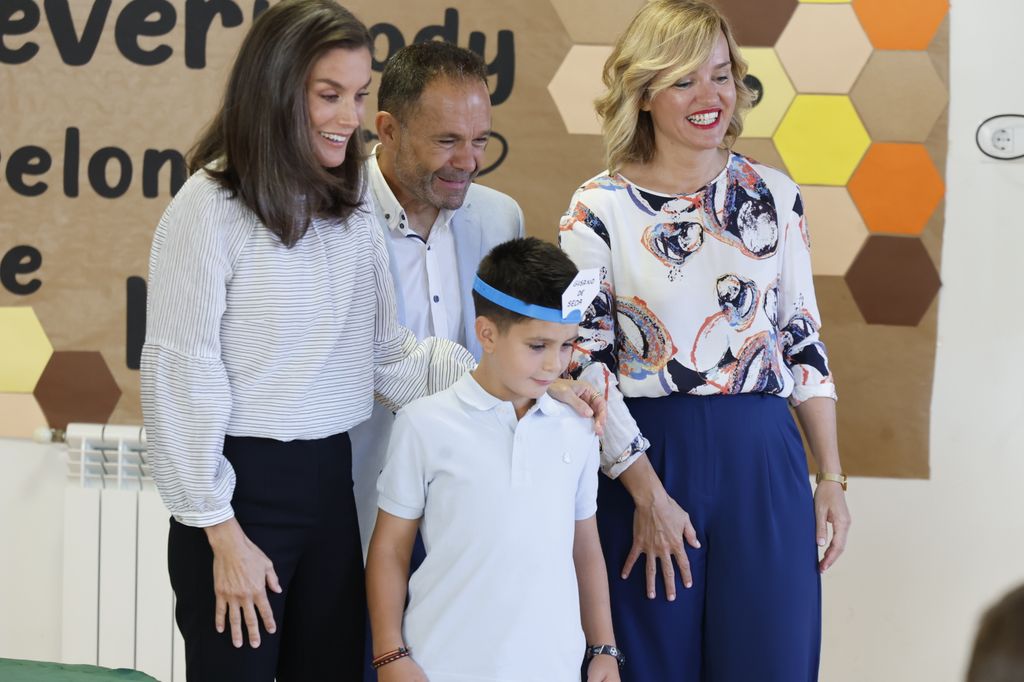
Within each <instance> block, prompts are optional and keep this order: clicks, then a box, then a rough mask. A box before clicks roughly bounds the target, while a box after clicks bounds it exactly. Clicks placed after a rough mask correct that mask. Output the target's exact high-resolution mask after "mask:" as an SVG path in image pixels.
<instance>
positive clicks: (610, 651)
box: [587, 644, 626, 668]
mask: <svg viewBox="0 0 1024 682" xmlns="http://www.w3.org/2000/svg"><path fill="white" fill-rule="evenodd" d="M601 655H605V656H611V657H612V658H614V659H615V660H616V662H617V663H618V664H619V667H620V668H621V667H622V666H624V665H625V664H626V655H625V654H623V653H622V649H620V648H619V647H617V646H615V645H614V644H595V645H594V646H588V647H587V660H588V661H589V660H590V659H592V658H593V657H594V656H601Z"/></svg>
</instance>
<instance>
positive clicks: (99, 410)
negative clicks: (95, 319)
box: [34, 351, 121, 429]
mask: <svg viewBox="0 0 1024 682" xmlns="http://www.w3.org/2000/svg"><path fill="white" fill-rule="evenodd" d="M34 395H35V397H36V400H37V401H38V402H39V407H41V408H42V410H43V414H45V415H46V420H47V421H48V422H49V423H50V427H51V428H55V429H63V428H66V427H67V425H68V422H87V423H98V424H104V423H106V421H107V419H109V418H110V413H111V412H113V411H114V407H115V406H116V405H117V401H118V399H119V398H120V397H121V389H120V388H118V386H117V382H116V381H114V377H113V375H111V373H110V368H109V367H107V363H106V361H104V359H103V356H102V355H100V354H99V353H98V352H96V351H57V352H56V353H54V354H53V355H52V356H51V357H50V362H49V363H47V365H46V369H44V370H43V374H42V376H41V377H39V383H37V384H36V390H35V392H34Z"/></svg>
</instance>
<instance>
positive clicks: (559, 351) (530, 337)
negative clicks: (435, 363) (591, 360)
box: [473, 317, 579, 409]
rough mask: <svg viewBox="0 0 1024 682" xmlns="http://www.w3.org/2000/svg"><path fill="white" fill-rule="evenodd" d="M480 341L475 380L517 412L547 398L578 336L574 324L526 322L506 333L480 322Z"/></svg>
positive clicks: (514, 324) (515, 324) (485, 320)
mask: <svg viewBox="0 0 1024 682" xmlns="http://www.w3.org/2000/svg"><path fill="white" fill-rule="evenodd" d="M476 329H477V337H478V338H479V340H480V345H481V348H482V349H483V351H484V355H483V358H482V359H481V360H480V365H479V367H477V369H476V371H475V372H474V374H473V376H474V377H475V378H476V380H477V381H478V382H479V383H480V385H481V386H483V387H484V389H486V390H487V392H488V393H490V394H491V395H493V396H495V397H496V398H500V399H501V400H507V401H509V402H511V403H512V404H514V405H515V406H516V408H517V409H520V408H524V407H528V406H529V405H530V404H532V402H533V401H534V400H536V399H537V398H539V397H541V396H542V395H544V393H546V392H547V390H548V388H549V387H550V386H551V384H552V382H554V380H555V379H557V378H559V377H560V376H561V375H562V372H564V371H565V368H566V367H567V366H568V364H569V358H570V357H571V356H572V348H573V346H572V344H573V342H575V341H576V339H577V337H578V335H579V327H578V326H577V325H575V324H562V323H560V322H545V321H544V320H534V319H523V320H521V321H518V322H512V323H511V324H509V325H508V326H507V327H505V328H504V329H499V328H498V326H497V325H496V324H495V323H494V322H493V321H492V320H490V319H489V318H486V317H478V318H477V325H476Z"/></svg>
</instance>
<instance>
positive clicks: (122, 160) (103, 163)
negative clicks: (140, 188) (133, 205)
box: [89, 147, 132, 199]
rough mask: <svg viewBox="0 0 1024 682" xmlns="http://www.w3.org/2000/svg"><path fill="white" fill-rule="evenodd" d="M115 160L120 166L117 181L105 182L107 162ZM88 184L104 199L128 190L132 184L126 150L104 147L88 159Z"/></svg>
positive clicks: (115, 196) (130, 160)
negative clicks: (111, 183) (112, 182)
mask: <svg viewBox="0 0 1024 682" xmlns="http://www.w3.org/2000/svg"><path fill="white" fill-rule="evenodd" d="M112 160H116V161H117V162H118V166H120V173H119V174H118V178H117V181H116V182H115V183H114V184H113V185H110V184H108V183H107V163H108V162H110V161H112ZM89 184H90V185H92V188H93V190H94V191H95V192H96V194H99V195H100V196H101V197H104V198H105V199H116V198H118V197H119V196H121V195H122V194H124V193H125V192H127V191H128V186H129V185H131V184H132V159H131V157H130V156H128V152H126V151H125V150H123V149H118V148H117V147H104V148H103V149H100V150H98V151H97V152H96V153H95V154H93V155H92V158H91V159H89Z"/></svg>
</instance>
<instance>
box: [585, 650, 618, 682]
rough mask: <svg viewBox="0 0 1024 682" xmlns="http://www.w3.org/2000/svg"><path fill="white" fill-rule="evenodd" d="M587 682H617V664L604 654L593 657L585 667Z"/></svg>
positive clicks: (612, 658) (613, 659)
mask: <svg viewBox="0 0 1024 682" xmlns="http://www.w3.org/2000/svg"><path fill="white" fill-rule="evenodd" d="M587 682H619V662H618V661H616V660H615V658H614V657H612V656H608V655H606V654H601V655H599V656H594V657H593V658H592V659H590V663H589V664H588V665H587Z"/></svg>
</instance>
